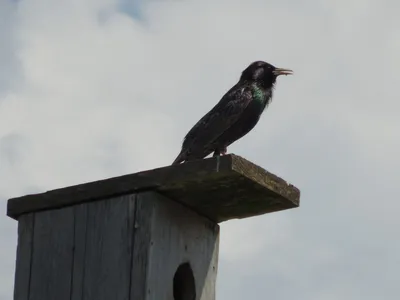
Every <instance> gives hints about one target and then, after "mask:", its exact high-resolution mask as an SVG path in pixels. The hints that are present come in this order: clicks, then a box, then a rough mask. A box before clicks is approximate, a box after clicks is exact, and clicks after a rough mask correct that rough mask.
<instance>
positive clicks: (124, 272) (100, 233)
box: [73, 194, 136, 300]
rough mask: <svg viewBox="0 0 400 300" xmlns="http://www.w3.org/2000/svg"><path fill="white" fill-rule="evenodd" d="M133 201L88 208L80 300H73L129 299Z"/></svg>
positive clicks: (119, 199) (119, 200)
mask: <svg viewBox="0 0 400 300" xmlns="http://www.w3.org/2000/svg"><path fill="white" fill-rule="evenodd" d="M135 197H136V196H135V195H134V194H133V195H128V196H122V197H117V198H114V199H108V200H104V201H98V202H92V203H89V204H88V207H87V210H88V211H87V224H86V226H87V228H86V246H85V259H84V273H83V274H84V275H83V287H82V289H83V291H82V298H80V297H76V298H73V300H103V299H104V300H109V299H113V300H128V299H129V293H130V279H131V264H130V262H131V258H132V252H133V251H132V247H133V243H132V240H133V225H134V212H135ZM77 259H78V258H77ZM80 261H82V260H81V259H80ZM76 284H77V288H79V282H76ZM73 289H75V286H74V287H73Z"/></svg>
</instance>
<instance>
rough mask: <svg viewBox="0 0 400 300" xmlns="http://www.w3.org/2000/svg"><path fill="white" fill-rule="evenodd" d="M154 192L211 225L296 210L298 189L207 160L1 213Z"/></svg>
mask: <svg viewBox="0 0 400 300" xmlns="http://www.w3.org/2000/svg"><path fill="white" fill-rule="evenodd" d="M144 190H156V191H159V192H161V193H163V194H164V195H166V196H168V197H169V198H172V199H173V200H175V201H178V202H181V203H184V204H185V205H187V206H189V207H191V208H192V209H194V210H195V211H197V212H199V213H201V214H203V215H205V216H207V217H208V218H210V219H211V220H213V221H215V222H222V221H226V220H229V219H233V218H245V217H250V216H254V215H260V214H264V213H269V212H274V211H279V210H283V209H288V208H293V207H297V206H299V199H300V191H299V190H298V189H297V188H296V187H294V186H293V185H291V184H288V183H287V182H286V181H284V180H283V179H281V178H279V177H278V176H276V175H273V174H271V173H269V172H267V171H266V170H264V169H263V168H261V167H259V166H257V165H255V164H253V163H251V162H249V161H247V160H245V159H244V158H241V157H239V156H236V155H233V154H231V155H226V156H222V157H215V158H209V159H204V160H197V161H192V162H187V163H184V164H181V165H175V166H168V167H164V168H158V169H154V170H149V171H143V172H139V173H136V174H131V175H125V176H121V177H115V178H110V179H106V180H100V181H96V182H91V183H86V184H81V185H76V186H71V187H67V188H62V189H57V190H53V191H49V192H46V193H42V194H37V195H27V196H23V197H19V198H14V199H10V200H9V201H8V206H7V214H8V216H10V217H12V218H18V216H20V215H21V214H23V213H27V212H33V211H40V210H45V209H52V208H57V207H64V206H69V205H73V204H78V203H83V202H90V201H95V200H99V199H106V198H110V197H112V196H116V195H123V194H129V193H134V192H140V191H144Z"/></svg>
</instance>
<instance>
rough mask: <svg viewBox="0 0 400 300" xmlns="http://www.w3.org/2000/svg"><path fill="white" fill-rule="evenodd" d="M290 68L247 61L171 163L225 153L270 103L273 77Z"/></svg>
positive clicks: (197, 124)
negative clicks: (228, 88)
mask: <svg viewBox="0 0 400 300" xmlns="http://www.w3.org/2000/svg"><path fill="white" fill-rule="evenodd" d="M291 74H293V71H292V70H289V69H282V68H276V67H274V66H273V65H271V64H269V63H266V62H264V61H255V62H253V63H252V64H250V65H249V66H248V67H247V68H246V69H245V70H244V71H243V72H242V75H241V76H240V79H239V82H238V83H236V85H234V86H233V87H232V88H231V89H230V90H229V91H228V92H227V93H226V94H225V95H224V96H223V97H222V99H221V100H220V101H219V102H218V103H217V104H216V105H215V106H214V107H213V108H212V109H211V110H210V111H209V112H208V113H207V114H206V115H205V116H204V117H202V118H201V119H200V121H198V122H197V123H196V125H194V126H193V128H192V129H191V130H190V131H189V132H188V134H187V135H186V136H185V138H184V140H183V144H182V149H181V152H180V153H179V155H178V157H177V158H176V159H175V160H174V162H173V163H172V164H173V165H175V164H179V163H181V162H184V161H190V160H195V159H202V158H204V157H206V156H208V155H209V154H211V153H213V152H214V154H213V156H219V155H225V154H226V152H227V147H228V146H229V145H230V144H232V143H233V142H235V141H236V140H238V139H240V138H241V137H243V136H244V135H246V134H247V133H248V132H249V131H250V130H252V129H253V128H254V126H255V125H256V124H257V123H258V120H259V119H260V116H261V114H262V112H263V111H264V109H265V108H266V106H267V105H268V104H269V103H270V102H271V99H272V93H273V89H274V85H275V81H276V78H277V77H278V76H279V75H291Z"/></svg>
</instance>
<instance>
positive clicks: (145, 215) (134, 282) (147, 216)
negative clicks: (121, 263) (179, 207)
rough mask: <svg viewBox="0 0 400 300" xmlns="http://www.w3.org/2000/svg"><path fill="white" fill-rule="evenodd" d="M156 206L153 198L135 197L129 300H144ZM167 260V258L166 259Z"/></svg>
mask: <svg viewBox="0 0 400 300" xmlns="http://www.w3.org/2000/svg"><path fill="white" fill-rule="evenodd" d="M155 205H156V201H155V200H154V198H150V199H146V197H143V196H142V195H141V194H138V195H137V197H136V213H135V224H134V228H135V238H134V244H133V245H134V249H133V255H132V265H131V268H132V269H131V270H132V277H131V295H130V299H129V300H145V299H146V298H145V297H146V293H147V268H148V264H149V259H150V243H151V228H152V221H153V213H154V208H155ZM167 259H168V258H167Z"/></svg>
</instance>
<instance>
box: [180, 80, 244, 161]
mask: <svg viewBox="0 0 400 300" xmlns="http://www.w3.org/2000/svg"><path fill="white" fill-rule="evenodd" d="M251 99H252V92H251V89H250V88H249V87H243V88H240V89H238V88H237V86H234V87H232V88H231V89H230V90H229V91H228V92H227V93H226V94H225V95H224V96H223V97H222V99H221V100H220V101H219V102H218V103H217V105H215V106H214V107H213V109H211V111H210V112H208V113H207V114H206V115H205V116H204V117H203V118H201V119H200V121H199V122H197V124H196V125H195V126H194V127H193V128H192V129H191V130H190V131H189V132H188V134H187V135H186V136H185V139H184V142H183V148H184V149H185V150H186V151H187V154H189V155H190V153H193V154H195V153H197V152H200V151H203V150H204V148H207V146H208V145H210V144H212V142H214V141H215V140H216V139H217V138H218V137H219V136H220V135H222V134H223V133H224V132H225V131H226V130H227V129H228V128H229V127H231V126H232V125H233V124H234V123H235V122H236V121H237V120H238V119H239V118H240V116H241V114H242V113H243V111H244V110H245V109H246V107H247V106H248V105H249V103H250V101H251Z"/></svg>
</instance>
